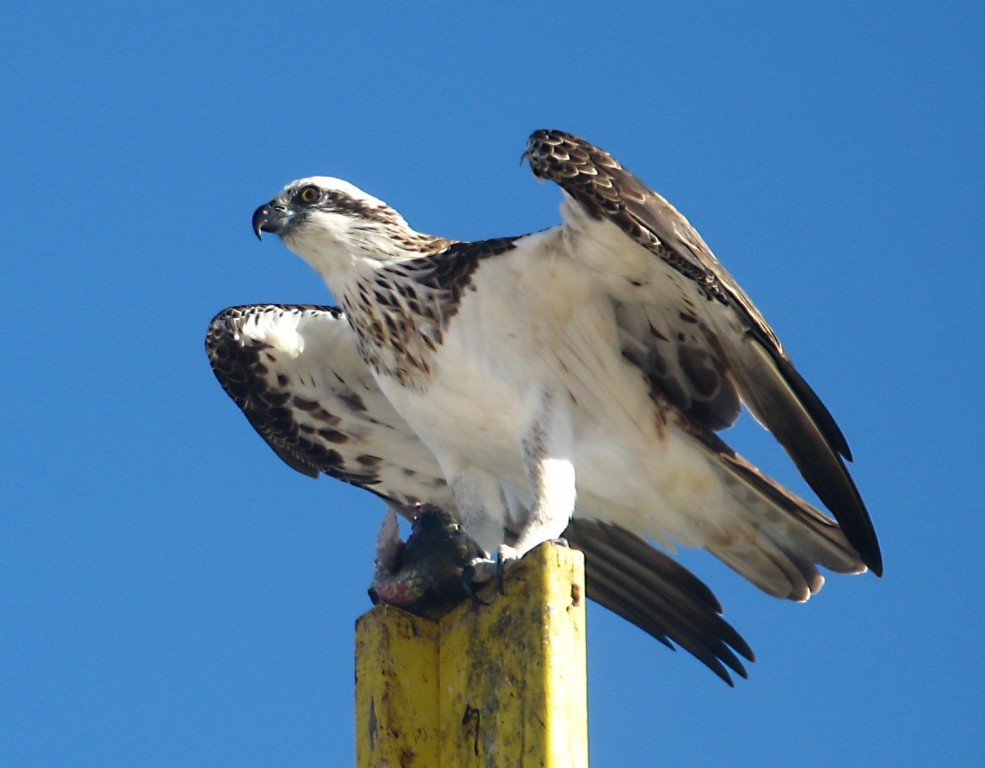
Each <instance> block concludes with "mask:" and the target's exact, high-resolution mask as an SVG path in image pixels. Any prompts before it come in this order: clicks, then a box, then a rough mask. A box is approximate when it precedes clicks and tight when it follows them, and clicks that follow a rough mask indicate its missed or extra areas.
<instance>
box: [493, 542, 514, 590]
mask: <svg viewBox="0 0 985 768" xmlns="http://www.w3.org/2000/svg"><path fill="white" fill-rule="evenodd" d="M518 559H519V556H518V555H517V552H516V550H515V549H513V547H510V546H507V545H506V544H503V545H502V546H501V547H500V548H499V552H497V553H496V586H497V588H498V589H499V594H501V595H505V594H506V578H505V576H506V567H507V566H508V565H509V564H510V563H512V562H513V561H514V560H518Z"/></svg>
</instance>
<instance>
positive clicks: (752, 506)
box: [706, 443, 866, 601]
mask: <svg viewBox="0 0 985 768" xmlns="http://www.w3.org/2000/svg"><path fill="white" fill-rule="evenodd" d="M717 447H718V448H719V451H718V458H719V466H720V467H721V470H722V472H723V473H724V474H725V480H726V482H727V484H728V485H729V486H730V487H731V494H730V495H731V497H732V498H733V500H734V502H735V504H734V507H733V508H732V509H730V510H729V513H730V514H729V516H728V517H729V520H730V522H729V524H728V525H726V526H720V527H718V528H717V529H716V530H715V531H713V532H709V533H710V535H709V537H708V543H707V544H706V548H707V549H708V550H709V551H710V552H711V553H712V554H714V555H715V556H716V557H718V558H719V559H720V560H722V562H724V563H725V564H726V565H728V566H729V567H731V568H733V569H734V570H736V571H738V572H739V573H740V574H741V575H742V576H744V577H745V578H747V579H749V581H751V582H752V583H754V584H755V585H756V586H758V587H759V588H760V589H762V590H763V591H765V592H767V593H768V594H770V595H773V596H775V597H779V598H786V599H790V600H797V601H804V600H807V599H808V598H809V597H810V596H811V595H812V594H814V593H815V592H817V591H818V590H819V589H820V588H821V586H822V585H823V584H824V577H823V576H822V575H821V573H820V572H819V571H818V569H817V566H818V565H821V566H823V567H825V568H827V569H828V570H831V571H834V572H835V573H862V572H863V571H865V570H866V567H865V564H864V563H863V562H862V560H861V558H860V557H859V554H858V552H856V550H855V548H854V547H852V545H851V544H850V543H849V542H848V539H847V538H846V536H845V534H844V533H843V532H842V530H841V528H840V527H839V526H838V524H837V523H836V522H835V521H834V520H832V519H830V518H828V517H827V516H825V515H824V514H822V513H821V512H819V511H818V510H817V509H815V508H814V507H813V506H811V505H810V504H809V503H808V502H807V501H805V500H804V499H802V498H800V497H799V496H797V495H796V494H795V493H793V492H791V491H788V490H787V489H786V488H783V487H782V486H781V485H779V484H778V483H777V482H776V481H774V480H772V479H771V478H769V477H767V476H766V475H764V474H763V473H762V472H760V471H759V470H758V469H756V467H754V466H753V465H752V464H750V463H749V462H748V461H746V460H745V459H743V458H742V457H741V456H739V455H738V454H736V453H735V452H734V451H732V450H731V449H729V448H728V447H727V446H725V444H724V443H722V444H721V445H720V446H717ZM723 447H724V450H723V449H722V448H723Z"/></svg>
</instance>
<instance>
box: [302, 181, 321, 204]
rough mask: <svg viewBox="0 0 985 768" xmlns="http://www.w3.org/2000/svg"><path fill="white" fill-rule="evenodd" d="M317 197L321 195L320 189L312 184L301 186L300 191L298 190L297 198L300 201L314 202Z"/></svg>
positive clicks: (316, 200)
mask: <svg viewBox="0 0 985 768" xmlns="http://www.w3.org/2000/svg"><path fill="white" fill-rule="evenodd" d="M319 197H321V190H320V189H318V187H316V186H315V185H314V184H309V185H308V186H307V187H302V188H301V191H300V192H298V200H300V201H301V202H302V203H316V202H318V198H319Z"/></svg>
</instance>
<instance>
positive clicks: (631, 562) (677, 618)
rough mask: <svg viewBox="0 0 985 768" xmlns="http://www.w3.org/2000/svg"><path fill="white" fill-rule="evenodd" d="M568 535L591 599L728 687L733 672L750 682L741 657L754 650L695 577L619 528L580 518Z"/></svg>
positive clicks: (637, 537) (748, 657)
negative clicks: (580, 555) (582, 557)
mask: <svg viewBox="0 0 985 768" xmlns="http://www.w3.org/2000/svg"><path fill="white" fill-rule="evenodd" d="M564 535H565V536H566V538H567V539H568V542H569V543H570V544H571V545H572V546H573V547H575V548H577V549H580V550H582V551H583V552H584V553H585V555H586V557H585V581H586V588H587V590H588V596H589V597H590V598H591V599H593V600H595V601H596V602H598V603H600V604H602V605H603V606H605V607H606V608H608V609H609V610H611V611H613V612H615V613H617V614H618V615H620V616H622V617H623V618H624V619H626V620H628V621H630V622H632V623H633V624H635V625H636V626H638V627H639V628H640V629H642V630H643V631H644V632H646V633H647V634H649V635H651V636H653V637H654V638H656V639H657V640H659V641H660V642H662V643H663V644H664V645H666V646H668V647H670V648H673V647H674V646H673V644H672V642H671V641H673V642H674V643H677V644H678V645H679V646H681V647H682V648H684V649H685V650H687V651H688V652H690V653H691V654H693V655H694V656H695V657H696V658H697V659H699V660H700V661H701V662H702V663H704V664H705V665H707V666H708V667H709V668H710V669H711V670H712V671H713V672H714V673H715V674H717V675H718V676H719V677H720V678H721V679H722V680H724V681H725V682H727V683H728V684H729V685H731V684H732V678H731V676H730V674H729V673H730V672H733V673H735V674H737V675H739V676H741V677H746V676H747V674H746V670H745V667H744V666H743V664H742V661H741V660H740V659H739V656H742V657H743V658H745V659H747V660H749V661H753V660H754V656H753V653H752V650H751V649H750V648H749V646H748V645H747V644H746V642H745V640H743V639H742V636H741V635H739V633H738V632H737V631H736V630H735V629H734V628H733V627H732V626H731V625H730V624H729V623H728V622H726V621H725V620H724V619H723V618H722V617H721V613H722V608H721V605H720V604H719V602H718V600H717V599H716V598H715V596H714V594H713V593H712V592H711V590H710V589H709V588H708V587H707V586H706V585H705V584H704V582H702V581H701V580H700V579H698V578H697V577H696V576H695V575H694V574H692V573H691V572H690V571H688V570H687V569H686V568H684V567H683V566H682V565H680V564H678V563H677V562H676V561H674V560H672V559H670V558H669V557H668V556H667V555H665V554H664V553H663V552H661V551H660V550H657V549H654V548H653V547H652V546H650V545H649V544H648V543H647V542H646V541H644V540H643V539H642V538H640V537H639V536H637V535H635V534H633V533H630V532H629V531H627V530H626V529H624V528H621V527H619V526H614V525H610V524H608V523H603V522H599V521H596V520H588V519H580V518H577V519H574V520H572V521H571V524H570V525H569V527H568V529H567V531H565V534H564Z"/></svg>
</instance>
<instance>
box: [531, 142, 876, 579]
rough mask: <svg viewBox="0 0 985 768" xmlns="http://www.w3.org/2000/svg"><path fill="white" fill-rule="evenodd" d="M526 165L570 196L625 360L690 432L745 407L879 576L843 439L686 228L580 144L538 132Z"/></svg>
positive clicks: (717, 424)
mask: <svg viewBox="0 0 985 768" xmlns="http://www.w3.org/2000/svg"><path fill="white" fill-rule="evenodd" d="M525 157H526V158H527V159H528V160H529V162H530V166H531V168H532V169H533V172H534V174H535V175H536V176H537V177H539V178H544V179H550V180H551V181H554V182H556V183H557V184H558V185H560V186H561V187H562V189H564V191H565V192H566V193H567V195H568V198H569V202H568V207H567V210H566V220H565V227H566V228H568V230H569V235H570V236H569V241H570V242H571V243H572V244H573V245H572V247H573V248H574V250H575V251H576V253H577V255H578V256H579V257H580V258H581V259H582V260H583V261H584V263H585V264H586V265H587V266H588V267H589V268H590V269H595V270H597V272H598V274H599V279H600V280H603V281H605V282H606V284H607V286H608V288H609V290H610V291H611V293H612V296H613V300H614V306H615V311H616V314H617V317H618V320H619V324H620V327H621V332H622V338H621V342H622V344H623V353H624V355H625V356H626V357H627V358H628V359H629V360H631V361H632V362H634V363H635V364H636V365H638V366H639V367H640V369H641V370H642V371H643V372H644V374H645V375H646V376H647V377H648V378H649V380H650V382H651V386H653V387H654V388H655V389H658V390H659V391H660V392H661V395H662V396H663V397H664V398H666V399H668V400H670V401H671V402H672V403H673V404H674V405H676V406H677V407H678V408H679V409H680V410H681V411H682V413H684V414H685V415H686V416H687V417H688V418H689V419H690V420H691V422H692V423H693V425H694V426H696V427H699V428H703V429H706V430H711V431H716V430H719V429H722V428H724V427H726V426H728V425H730V424H731V423H732V422H734V420H735V418H736V417H737V416H738V414H739V410H740V409H739V398H741V400H742V401H743V402H745V403H746V405H747V406H748V407H749V410H750V411H751V412H752V413H753V415H754V416H755V417H756V418H757V419H758V420H759V421H760V422H761V423H762V424H763V425H764V426H766V427H767V428H768V429H769V430H770V431H771V432H772V433H773V434H774V436H775V437H776V438H777V440H778V441H779V442H780V444H781V445H782V446H783V447H784V449H785V450H786V451H787V453H788V454H789V455H790V457H791V458H792V459H793V461H794V463H795V464H796V466H797V468H798V469H799V470H800V473H801V474H802V475H803V476H804V478H805V480H807V482H808V484H809V485H810V486H811V488H813V489H814V492H815V493H817V495H818V497H819V498H820V499H821V501H822V502H824V504H825V505H826V506H827V507H828V509H830V510H831V512H832V513H833V514H834V516H835V519H836V520H837V521H838V523H839V524H840V526H841V528H842V529H843V531H844V533H845V536H846V537H847V538H848V540H849V542H850V543H851V544H852V546H853V547H854V548H855V549H856V550H857V551H858V553H859V555H860V557H861V558H862V560H863V562H864V563H865V564H866V565H867V566H868V567H869V568H870V569H871V570H872V571H874V572H875V573H876V574H881V573H882V554H881V552H880V549H879V542H878V539H877V538H876V533H875V529H874V528H873V526H872V521H871V519H870V518H869V514H868V511H867V510H866V508H865V504H864V503H863V501H862V498H861V496H860V495H859V492H858V489H857V488H856V486H855V483H854V481H853V480H852V478H851V475H849V473H848V470H847V468H846V466H845V462H844V460H843V459H848V460H851V453H850V451H849V448H848V443H847V442H846V440H845V437H844V435H843V434H842V433H841V430H840V429H839V428H838V426H837V424H836V423H835V421H834V419H833V418H832V416H831V414H830V413H829V412H828V410H827V408H825V406H824V404H823V403H822V402H821V400H820V398H818V396H817V395H816V394H815V393H814V391H813V390H812V389H811V388H810V386H809V385H808V384H807V382H806V381H804V379H803V378H802V377H801V376H800V374H799V373H798V372H797V371H796V369H795V368H794V366H793V363H792V362H791V361H790V358H789V357H788V356H787V354H786V353H785V352H784V350H783V348H782V346H781V345H780V342H779V340H778V339H777V337H776V334H775V333H774V332H773V330H772V329H771V328H770V326H769V325H768V324H767V323H766V320H765V319H764V318H763V316H762V315H761V314H760V312H759V310H757V309H756V307H755V305H753V303H752V301H750V299H749V297H748V296H746V294H745V293H744V292H743V290H742V289H741V288H740V287H739V285H738V283H736V282H735V280H734V279H733V278H732V276H731V275H730V274H729V273H728V272H727V271H726V270H725V268H724V267H723V266H722V265H721V264H720V263H719V261H718V259H716V258H715V256H714V254H712V252H711V249H709V248H708V246H707V245H706V244H705V242H704V240H702V239H701V236H700V235H699V234H698V233H697V232H696V231H695V230H694V228H693V227H691V225H690V224H689V223H688V221H687V219H685V218H684V217H683V216H682V215H681V214H680V213H678V212H677V210H675V209H674V207H673V206H672V205H671V204H670V203H668V202H667V201H666V200H664V199H663V198H662V197H661V196H660V195H658V194H657V193H656V192H654V191H653V190H651V189H650V188H649V187H647V186H646V185H645V184H643V183H642V182H641V181H640V180H639V179H637V178H636V177H635V176H634V175H633V174H631V173H630V172H629V171H627V170H625V169H624V168H623V167H622V166H621V165H620V164H619V163H618V162H616V160H614V159H613V158H612V156H611V155H609V154H608V153H607V152H605V151H603V150H601V149H599V148H598V147H595V146H593V145H592V144H589V143H588V142H586V141H585V140H583V139H580V138H578V137H577V136H573V135H571V134H568V133H563V132H561V131H553V130H544V131H536V132H535V133H534V134H533V135H532V136H531V137H530V139H529V141H528V144H527V151H526V153H525ZM640 249H643V250H642V251H641V250H640ZM644 253H645V254H646V255H647V256H648V258H643V255H644ZM654 257H656V258H654Z"/></svg>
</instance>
